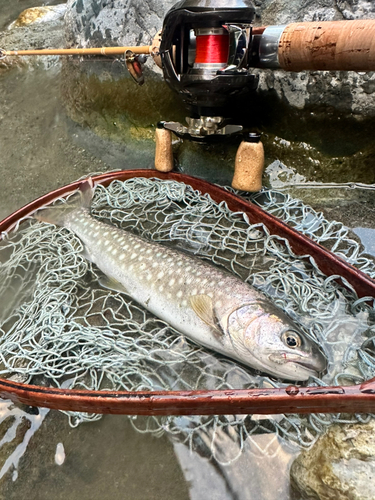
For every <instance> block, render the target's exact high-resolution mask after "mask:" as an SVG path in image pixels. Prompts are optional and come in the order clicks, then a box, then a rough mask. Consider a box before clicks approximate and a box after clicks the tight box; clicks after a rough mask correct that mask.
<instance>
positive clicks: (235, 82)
mask: <svg viewBox="0 0 375 500" xmlns="http://www.w3.org/2000/svg"><path fill="white" fill-rule="evenodd" d="M254 17H255V9H254V7H253V5H252V2H251V1H249V0H232V1H226V0H215V1H209V0H183V1H181V2H179V3H177V4H176V5H175V6H174V7H172V9H171V10H170V11H169V12H168V13H167V15H166V17H165V19H164V25H163V30H162V35H161V42H160V48H159V52H160V56H161V63H162V68H163V73H164V79H165V81H166V82H167V84H168V85H169V86H170V87H171V88H172V89H173V90H175V91H176V92H178V94H179V95H180V96H181V98H182V100H183V102H184V104H185V105H186V107H187V108H188V110H189V113H190V116H189V117H188V119H187V122H188V125H187V126H183V125H180V124H178V123H174V122H169V123H164V127H165V128H166V129H169V130H172V131H173V132H174V133H175V134H176V135H178V136H180V137H187V138H189V139H192V140H198V141H199V140H207V139H209V138H214V137H215V136H223V135H231V134H235V133H239V132H240V131H241V130H242V127H241V126H240V125H228V119H230V118H231V110H232V107H233V101H234V99H235V98H238V97H239V96H242V95H245V94H246V93H248V92H249V91H252V90H255V89H256V88H257V85H258V79H257V77H256V76H255V75H253V74H251V73H249V71H248V70H249V63H250V56H249V54H250V51H249V49H250V46H251V42H252V33H251V31H252V27H251V23H252V21H253V19H254Z"/></svg>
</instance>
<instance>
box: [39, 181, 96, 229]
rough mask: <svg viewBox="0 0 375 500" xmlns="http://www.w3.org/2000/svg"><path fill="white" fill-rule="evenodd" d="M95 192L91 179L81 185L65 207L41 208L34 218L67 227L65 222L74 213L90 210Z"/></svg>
mask: <svg viewBox="0 0 375 500" xmlns="http://www.w3.org/2000/svg"><path fill="white" fill-rule="evenodd" d="M94 192H95V187H94V182H93V180H92V178H91V177H90V178H89V179H86V180H85V181H83V182H82V183H81V185H80V186H79V188H78V189H77V191H76V192H75V193H74V194H73V195H72V196H71V197H70V198H69V199H68V200H67V201H66V202H65V203H64V204H63V205H59V206H52V207H47V208H41V209H40V210H38V211H37V212H36V213H35V214H34V218H35V219H37V220H38V221H40V222H48V223H49V224H55V225H56V226H65V220H66V218H67V216H68V215H70V214H71V213H72V212H74V211H76V210H78V209H80V208H86V209H89V208H90V206H91V201H92V198H93V196H94Z"/></svg>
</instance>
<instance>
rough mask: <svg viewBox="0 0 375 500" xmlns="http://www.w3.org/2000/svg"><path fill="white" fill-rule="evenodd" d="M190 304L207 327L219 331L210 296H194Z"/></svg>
mask: <svg viewBox="0 0 375 500" xmlns="http://www.w3.org/2000/svg"><path fill="white" fill-rule="evenodd" d="M190 304H191V307H192V309H193V311H194V312H195V314H196V315H197V316H199V318H200V319H201V320H202V321H204V322H205V323H206V324H207V325H209V326H211V327H213V328H215V329H217V322H216V319H215V313H214V307H213V303H212V299H211V297H209V296H208V295H192V296H191V297H190Z"/></svg>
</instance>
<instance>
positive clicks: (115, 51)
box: [0, 45, 152, 57]
mask: <svg viewBox="0 0 375 500" xmlns="http://www.w3.org/2000/svg"><path fill="white" fill-rule="evenodd" d="M128 50H130V51H131V52H133V53H134V54H151V52H152V46H151V45H141V46H136V47H100V48H89V49H40V50H0V56H3V57H6V56H74V55H80V56H93V55H94V56H95V55H96V56H108V55H123V54H125V52H126V51H128Z"/></svg>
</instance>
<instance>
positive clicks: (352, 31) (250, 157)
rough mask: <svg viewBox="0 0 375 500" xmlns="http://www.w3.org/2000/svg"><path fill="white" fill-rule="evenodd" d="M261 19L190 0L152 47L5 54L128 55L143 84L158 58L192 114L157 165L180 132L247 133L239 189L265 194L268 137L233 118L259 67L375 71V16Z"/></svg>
mask: <svg viewBox="0 0 375 500" xmlns="http://www.w3.org/2000/svg"><path fill="white" fill-rule="evenodd" d="M254 19H255V8H254V6H253V4H252V2H251V1H250V0H231V1H230V2H228V1H227V0H182V1H180V2H178V3H177V4H175V5H174V6H173V7H172V8H171V9H170V10H169V11H168V12H167V14H166V16H165V18H164V22H163V27H162V29H161V31H160V32H159V33H158V34H157V35H156V36H155V38H154V40H153V42H152V45H150V46H139V47H103V48H99V49H58V50H53V49H47V50H32V51H6V50H0V58H1V57H2V58H4V57H10V56H27V55H82V56H86V55H119V54H122V55H124V57H125V61H126V65H127V68H128V69H129V72H130V74H131V75H132V76H133V78H134V79H135V81H136V82H137V83H139V84H140V85H141V84H142V83H143V82H144V78H143V74H142V66H143V64H144V62H145V60H146V59H145V56H147V55H151V56H152V57H153V60H154V62H155V63H156V64H157V65H158V66H159V67H160V68H161V69H162V71H163V75H164V80H165V82H166V83H167V84H168V85H169V86H170V87H171V88H172V89H173V90H174V91H175V92H176V93H177V94H178V95H179V96H180V98H181V99H182V101H183V103H184V104H185V106H186V108H187V110H188V113H189V116H188V117H187V118H186V124H181V123H178V122H170V121H161V122H160V123H159V124H158V127H157V129H156V132H155V139H156V153H155V168H156V169H157V170H159V171H162V172H169V171H171V170H172V169H173V166H174V161H173V153H172V133H173V134H175V135H176V136H178V137H180V138H184V139H188V140H191V141H197V142H215V141H216V142H220V141H222V140H223V139H225V138H227V137H231V136H234V135H243V140H242V142H241V144H240V146H239V149H238V151H237V155H236V160H235V170H234V177H233V182H232V186H233V187H234V188H236V189H239V190H243V191H258V190H260V188H261V187H262V173H263V167H264V150H263V145H262V142H261V140H260V139H261V137H260V135H259V134H256V133H251V134H244V130H243V126H242V125H241V124H233V123H232V119H233V114H234V109H235V107H236V105H238V103H241V102H242V101H243V100H244V99H246V98H247V96H248V95H249V94H251V93H252V92H255V90H256V89H257V86H258V81H259V76H258V75H257V74H256V73H254V72H253V71H252V70H253V69H255V68H257V69H259V68H260V69H273V70H277V69H281V70H284V71H293V72H296V71H304V70H315V71H323V70H329V71H361V72H362V71H363V72H365V71H374V70H375V20H355V21H322V22H301V23H291V24H288V25H280V26H263V27H255V26H253V21H254Z"/></svg>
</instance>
